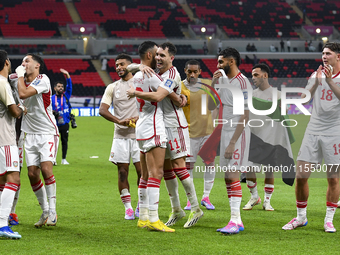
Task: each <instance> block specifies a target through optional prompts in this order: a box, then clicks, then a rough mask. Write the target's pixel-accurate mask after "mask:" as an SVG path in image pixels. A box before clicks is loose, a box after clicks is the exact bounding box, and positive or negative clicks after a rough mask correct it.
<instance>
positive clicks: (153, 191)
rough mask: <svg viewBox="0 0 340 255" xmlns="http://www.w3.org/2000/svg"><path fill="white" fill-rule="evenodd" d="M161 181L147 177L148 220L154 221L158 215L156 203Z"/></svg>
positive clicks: (157, 218)
mask: <svg viewBox="0 0 340 255" xmlns="http://www.w3.org/2000/svg"><path fill="white" fill-rule="evenodd" d="M160 184H161V181H160V180H158V179H156V178H149V179H148V196H149V220H150V222H156V221H158V220H159V217H158V203H159V187H160Z"/></svg>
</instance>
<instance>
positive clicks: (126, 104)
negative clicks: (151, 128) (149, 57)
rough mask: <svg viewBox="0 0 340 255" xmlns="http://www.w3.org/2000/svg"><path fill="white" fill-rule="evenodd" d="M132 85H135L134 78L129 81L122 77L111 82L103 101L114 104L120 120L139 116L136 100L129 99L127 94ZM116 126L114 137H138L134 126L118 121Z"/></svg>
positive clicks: (116, 114) (115, 112)
mask: <svg viewBox="0 0 340 255" xmlns="http://www.w3.org/2000/svg"><path fill="white" fill-rule="evenodd" d="M130 85H131V86H132V85H133V78H131V79H130V80H128V81H124V80H122V79H120V80H118V81H116V82H114V83H111V84H109V85H108V86H107V87H106V89H105V92H104V95H103V98H102V101H101V102H102V103H104V104H107V105H111V104H112V105H113V108H114V116H116V117H117V118H118V119H120V120H124V119H127V118H131V117H137V116H138V112H137V107H136V103H135V100H129V99H128V97H127V95H126V91H127V90H129V89H130ZM114 126H115V129H114V138H136V133H135V131H136V130H135V129H134V128H133V127H128V126H122V125H119V124H116V123H114Z"/></svg>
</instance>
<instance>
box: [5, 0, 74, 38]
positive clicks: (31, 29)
mask: <svg viewBox="0 0 340 255" xmlns="http://www.w3.org/2000/svg"><path fill="white" fill-rule="evenodd" d="M28 10H29V11H28ZM6 13H7V14H8V17H9V18H8V24H5V25H4V26H1V34H2V35H3V36H4V37H22V38H37V37H41V38H43V37H47V38H48V37H49V38H50V37H60V36H61V34H60V31H59V26H65V25H66V24H67V23H68V22H69V23H71V22H72V19H71V16H70V15H69V12H68V11H67V9H66V7H65V4H64V3H63V1H55V0H2V1H1V2H0V15H1V16H2V17H4V16H5V15H6Z"/></svg>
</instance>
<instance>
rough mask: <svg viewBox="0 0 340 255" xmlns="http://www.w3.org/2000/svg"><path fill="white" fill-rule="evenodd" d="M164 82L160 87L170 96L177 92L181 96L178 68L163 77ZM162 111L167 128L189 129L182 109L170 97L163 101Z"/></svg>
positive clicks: (167, 72)
mask: <svg viewBox="0 0 340 255" xmlns="http://www.w3.org/2000/svg"><path fill="white" fill-rule="evenodd" d="M161 76H162V78H163V82H162V84H161V85H160V87H162V88H164V89H166V90H167V91H168V92H169V94H171V93H172V92H175V93H176V94H177V95H180V94H181V89H182V86H181V82H182V81H181V76H180V74H179V72H178V71H177V69H176V67H174V66H172V67H171V68H170V69H169V70H167V71H166V72H164V73H163V74H162V75H161ZM162 109H163V112H164V123H165V127H182V128H186V127H188V122H187V120H186V118H185V115H184V112H183V110H182V108H178V107H177V106H176V105H175V104H174V103H173V102H172V101H171V99H170V98H169V97H165V98H164V99H163V100H162Z"/></svg>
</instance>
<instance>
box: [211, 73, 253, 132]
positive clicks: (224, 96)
mask: <svg viewBox="0 0 340 255" xmlns="http://www.w3.org/2000/svg"><path fill="white" fill-rule="evenodd" d="M222 74H223V77H221V78H219V84H222V83H223V80H222V78H228V77H227V76H225V74H224V72H222ZM228 80H229V83H230V85H232V86H235V87H238V88H240V89H241V90H242V92H243V95H244V110H249V108H248V91H249V90H252V87H251V84H250V82H249V80H248V79H247V77H245V76H244V75H243V74H242V73H241V72H239V73H238V74H237V75H236V76H235V77H233V78H231V79H229V78H228ZM218 94H219V96H220V98H221V101H222V104H223V119H224V120H227V121H228V123H227V124H224V125H223V129H225V130H234V129H236V126H237V124H235V123H237V122H239V119H240V116H241V115H235V114H233V94H232V93H231V91H230V90H229V89H227V88H220V89H219V90H218ZM231 121H232V123H233V124H232V126H231ZM246 124H247V123H246Z"/></svg>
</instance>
